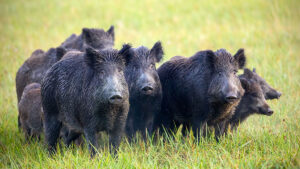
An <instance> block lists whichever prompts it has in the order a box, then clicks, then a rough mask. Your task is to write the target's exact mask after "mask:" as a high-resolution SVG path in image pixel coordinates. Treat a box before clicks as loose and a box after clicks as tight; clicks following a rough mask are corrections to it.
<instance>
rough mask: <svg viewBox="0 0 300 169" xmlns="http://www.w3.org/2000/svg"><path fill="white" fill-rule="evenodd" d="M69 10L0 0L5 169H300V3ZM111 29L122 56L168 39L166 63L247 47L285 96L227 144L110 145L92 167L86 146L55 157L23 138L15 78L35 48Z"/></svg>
mask: <svg viewBox="0 0 300 169" xmlns="http://www.w3.org/2000/svg"><path fill="white" fill-rule="evenodd" d="M70 2H71V1H61V0H53V1H43V0H31V1H25V0H0V32H1V35H0V167H1V168H102V167H107V168H203V167H207V168H300V153H299V143H300V56H299V53H300V10H299V7H300V1H299V0H265V1H261V0H249V1H243V0H236V1H231V0H222V1H221V0H220V1H218V0H210V1H198V0H194V1H184V0H166V1H162V0H146V1H137V2H136V1H134V0H116V1H98V0H92V1H83V0H82V1H76V2H72V3H70ZM111 24H113V25H115V31H116V45H115V46H116V48H120V46H121V45H122V44H123V43H125V42H130V43H131V44H133V46H138V45H145V46H148V47H150V46H152V45H153V44H154V43H155V42H156V41H158V40H160V41H162V43H163V46H164V49H165V58H164V61H167V60H168V59H169V58H171V57H172V56H175V55H183V56H191V55H193V54H194V53H195V52H197V51H199V50H204V49H212V50H216V49H219V48H226V49H227V50H229V51H230V52H231V53H234V52H236V51H237V50H238V49H239V48H245V50H246V54H247V57H248V63H247V66H248V67H249V68H253V67H256V68H257V72H258V73H259V74H260V75H262V76H263V77H264V78H265V79H266V80H267V81H268V82H269V83H270V84H271V85H272V86H273V87H275V88H276V89H278V90H279V91H281V92H282V93H283V96H282V97H281V98H280V100H278V101H277V100H274V101H269V104H270V105H271V107H272V108H273V110H274V111H275V114H274V115H273V116H271V117H266V116H253V117H251V118H249V119H248V120H247V121H246V122H245V123H244V124H243V125H242V126H241V127H240V130H239V131H238V132H236V133H233V134H230V135H228V136H227V137H226V138H223V139H222V141H221V142H220V143H216V142H215V141H214V140H213V139H211V138H208V139H202V140H200V142H199V143H196V142H195V141H193V138H192V137H188V138H183V137H181V136H180V135H179V134H177V135H176V137H175V140H173V139H166V140H165V141H163V140H160V141H159V142H158V143H155V144H154V143H151V142H148V144H147V145H145V144H144V143H143V142H141V141H140V142H138V143H136V144H131V145H129V144H128V143H127V142H122V144H121V147H120V150H119V153H118V158H117V159H116V158H113V157H112V156H111V155H110V154H109V152H108V150H107V148H106V146H101V148H99V154H98V156H96V157H95V158H94V159H90V157H89V152H88V150H87V148H86V147H84V148H78V147H75V148H70V149H63V150H61V152H62V153H57V155H56V156H54V157H53V158H50V157H49V156H48V154H47V151H46V149H45V146H44V143H43V142H33V143H31V144H28V143H26V142H25V140H24V136H23V134H22V133H21V132H19V131H18V128H17V114H18V112H17V99H16V98H17V97H16V92H15V75H16V72H17V70H18V68H19V67H20V66H21V64H22V63H23V62H24V61H25V59H27V58H28V57H29V56H30V54H31V52H32V51H34V50H35V49H37V48H41V49H43V50H47V49H48V48H50V47H56V46H58V45H60V43H61V42H62V41H63V40H64V39H65V38H67V37H68V36H69V35H70V34H71V33H77V34H79V33H80V32H81V29H82V27H98V28H105V29H108V28H109V26H110V25H111ZM101 143H102V145H105V144H107V138H106V137H103V138H102V139H101Z"/></svg>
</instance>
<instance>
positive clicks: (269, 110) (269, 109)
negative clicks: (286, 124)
mask: <svg viewBox="0 0 300 169" xmlns="http://www.w3.org/2000/svg"><path fill="white" fill-rule="evenodd" d="M273 113H274V111H273V110H272V109H271V108H268V110H267V115H269V116H271V115H272V114H273Z"/></svg>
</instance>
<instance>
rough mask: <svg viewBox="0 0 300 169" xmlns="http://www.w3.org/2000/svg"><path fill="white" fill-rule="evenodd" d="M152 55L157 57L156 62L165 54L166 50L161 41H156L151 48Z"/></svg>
mask: <svg viewBox="0 0 300 169" xmlns="http://www.w3.org/2000/svg"><path fill="white" fill-rule="evenodd" d="M150 55H151V56H154V57H155V62H160V61H161V59H162V58H163V55H164V50H163V47H162V45H161V42H160V41H158V42H156V43H155V44H154V45H153V47H152V49H151V50H150Z"/></svg>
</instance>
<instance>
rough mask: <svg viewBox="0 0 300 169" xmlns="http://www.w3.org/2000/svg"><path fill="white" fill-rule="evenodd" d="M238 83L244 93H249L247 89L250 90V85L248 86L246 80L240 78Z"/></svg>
mask: <svg viewBox="0 0 300 169" xmlns="http://www.w3.org/2000/svg"><path fill="white" fill-rule="evenodd" d="M240 82H241V85H242V87H243V89H244V90H245V91H249V89H250V84H249V82H248V80H247V79H245V78H240Z"/></svg>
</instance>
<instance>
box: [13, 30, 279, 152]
mask: <svg viewBox="0 0 300 169" xmlns="http://www.w3.org/2000/svg"><path fill="white" fill-rule="evenodd" d="M114 40H115V34H114V27H113V26H111V27H110V28H109V29H108V30H107V31H105V30H103V29H88V28H83V29H82V33H81V34H80V35H75V34H72V35H71V36H70V37H69V38H67V39H66V40H65V41H64V42H63V43H62V44H61V45H60V46H58V47H56V48H50V49H49V50H48V51H46V52H44V51H43V50H40V49H38V50H36V51H34V52H33V53H32V55H31V56H30V57H29V58H28V59H27V60H26V61H25V62H24V64H23V65H22V66H21V67H20V68H19V70H18V72H17V75H16V91H17V98H18V109H19V115H18V125H19V128H21V129H22V131H23V132H24V133H25V137H26V139H31V138H32V137H37V138H40V135H41V134H42V133H44V135H45V140H46V143H47V146H48V149H49V151H50V152H54V151H55V147H56V145H57V143H58V140H59V139H60V138H62V140H63V141H64V142H65V144H66V145H70V144H71V143H72V142H74V141H75V140H77V139H78V138H79V137H81V136H84V137H85V140H86V141H87V143H88V145H89V149H90V151H91V154H92V155H93V154H95V152H96V150H95V148H97V142H98V141H97V133H98V132H100V131H106V132H107V133H108V135H109V145H110V147H111V150H112V151H113V152H115V151H116V149H117V147H118V145H119V144H120V141H121V139H122V136H123V135H124V134H125V135H126V137H127V138H128V139H129V140H131V139H132V138H133V137H135V135H136V133H137V132H140V133H141V134H142V136H143V138H144V139H146V137H147V134H149V135H151V134H154V133H155V134H160V133H162V131H165V132H173V131H174V130H175V129H176V128H177V127H178V126H180V125H182V126H183V130H182V132H183V134H184V135H185V134H186V131H187V130H189V129H191V130H192V131H193V133H194V134H195V135H196V136H197V137H200V136H206V134H207V132H209V133H210V132H214V133H215V137H216V139H217V140H218V139H219V138H220V136H222V135H225V134H226V133H227V131H228V130H232V129H234V130H236V129H237V127H238V125H239V124H240V123H241V122H243V121H244V120H246V118H247V117H249V116H250V115H252V114H255V113H256V114H264V115H268V116H270V115H272V114H273V110H272V109H271V108H270V107H269V105H268V104H267V102H266V100H268V99H275V98H277V99H278V98H279V97H280V95H281V93H280V92H278V91H276V90H275V89H273V88H272V87H271V86H270V85H269V84H268V83H267V82H266V81H265V80H264V79H263V78H262V77H260V76H259V75H258V74H257V73H256V71H255V69H253V71H252V70H250V69H247V68H245V65H246V56H245V52H244V49H238V50H237V52H236V53H234V54H231V53H229V52H228V51H226V49H219V50H217V51H212V50H203V51H198V52H196V53H195V54H194V55H193V56H191V57H182V56H174V57H173V58H171V59H170V60H169V61H166V62H165V63H164V64H162V65H161V66H160V67H159V68H158V69H156V63H158V62H160V61H161V60H162V59H163V56H164V51H163V47H162V44H161V43H160V42H156V43H155V44H154V45H153V46H152V47H151V48H150V47H149V48H147V47H145V46H139V47H136V48H133V47H132V46H131V45H129V44H124V45H123V46H122V48H121V49H119V50H118V49H114V48H113V47H114ZM240 69H243V71H244V73H243V74H241V75H237V72H238V70H240ZM157 131H160V132H157Z"/></svg>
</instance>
